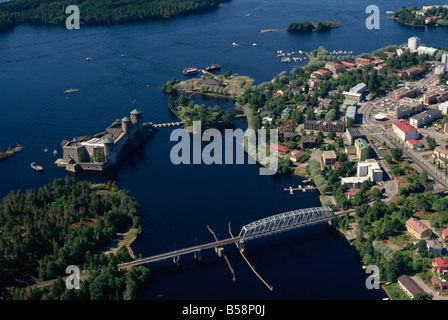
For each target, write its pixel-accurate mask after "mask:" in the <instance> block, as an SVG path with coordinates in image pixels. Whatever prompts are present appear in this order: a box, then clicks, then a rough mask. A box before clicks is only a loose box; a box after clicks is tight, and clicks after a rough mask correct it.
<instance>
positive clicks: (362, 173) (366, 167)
mask: <svg viewBox="0 0 448 320" xmlns="http://www.w3.org/2000/svg"><path fill="white" fill-rule="evenodd" d="M356 176H357V177H368V178H369V179H370V180H371V181H372V182H380V181H383V169H381V167H380V165H379V163H378V162H377V161H376V160H375V159H367V160H365V161H359V162H358V166H357V172H356Z"/></svg>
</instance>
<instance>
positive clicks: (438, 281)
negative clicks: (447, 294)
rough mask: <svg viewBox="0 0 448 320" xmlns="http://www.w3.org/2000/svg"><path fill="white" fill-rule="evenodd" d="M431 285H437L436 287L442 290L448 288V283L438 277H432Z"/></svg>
mask: <svg viewBox="0 0 448 320" xmlns="http://www.w3.org/2000/svg"><path fill="white" fill-rule="evenodd" d="M431 283H432V284H435V285H438V286H439V288H440V290H443V289H445V288H448V281H444V280H441V279H439V278H438V277H432V278H431Z"/></svg>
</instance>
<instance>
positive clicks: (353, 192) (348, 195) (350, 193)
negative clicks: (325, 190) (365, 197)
mask: <svg viewBox="0 0 448 320" xmlns="http://www.w3.org/2000/svg"><path fill="white" fill-rule="evenodd" d="M359 191H361V189H357V188H351V189H348V190H347V191H346V192H344V195H345V197H346V198H347V199H349V200H351V199H353V198H354V197H355V195H356V194H357V193H358V192H359Z"/></svg>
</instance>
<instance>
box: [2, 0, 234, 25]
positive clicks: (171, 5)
mask: <svg viewBox="0 0 448 320" xmlns="http://www.w3.org/2000/svg"><path fill="white" fill-rule="evenodd" d="M225 1H230V0H149V1H148V0H102V1H93V0H42V1H37V0H14V1H11V2H5V3H1V4H0V32H2V31H6V30H9V29H12V28H13V27H14V24H15V23H20V22H30V23H44V24H56V25H65V20H66V19H67V17H68V16H69V15H68V14H66V13H65V9H66V8H67V7H68V6H70V5H76V6H78V7H79V10H80V20H81V24H85V25H94V24H110V23H117V22H137V21H148V20H153V19H161V18H170V17H175V16H181V15H188V14H192V13H198V12H202V11H208V10H213V9H216V8H218V7H219V6H220V5H221V3H222V2H225Z"/></svg>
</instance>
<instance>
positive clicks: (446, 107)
mask: <svg viewBox="0 0 448 320" xmlns="http://www.w3.org/2000/svg"><path fill="white" fill-rule="evenodd" d="M439 110H440V111H442V114H448V101H446V102H443V103H441V104H439Z"/></svg>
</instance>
